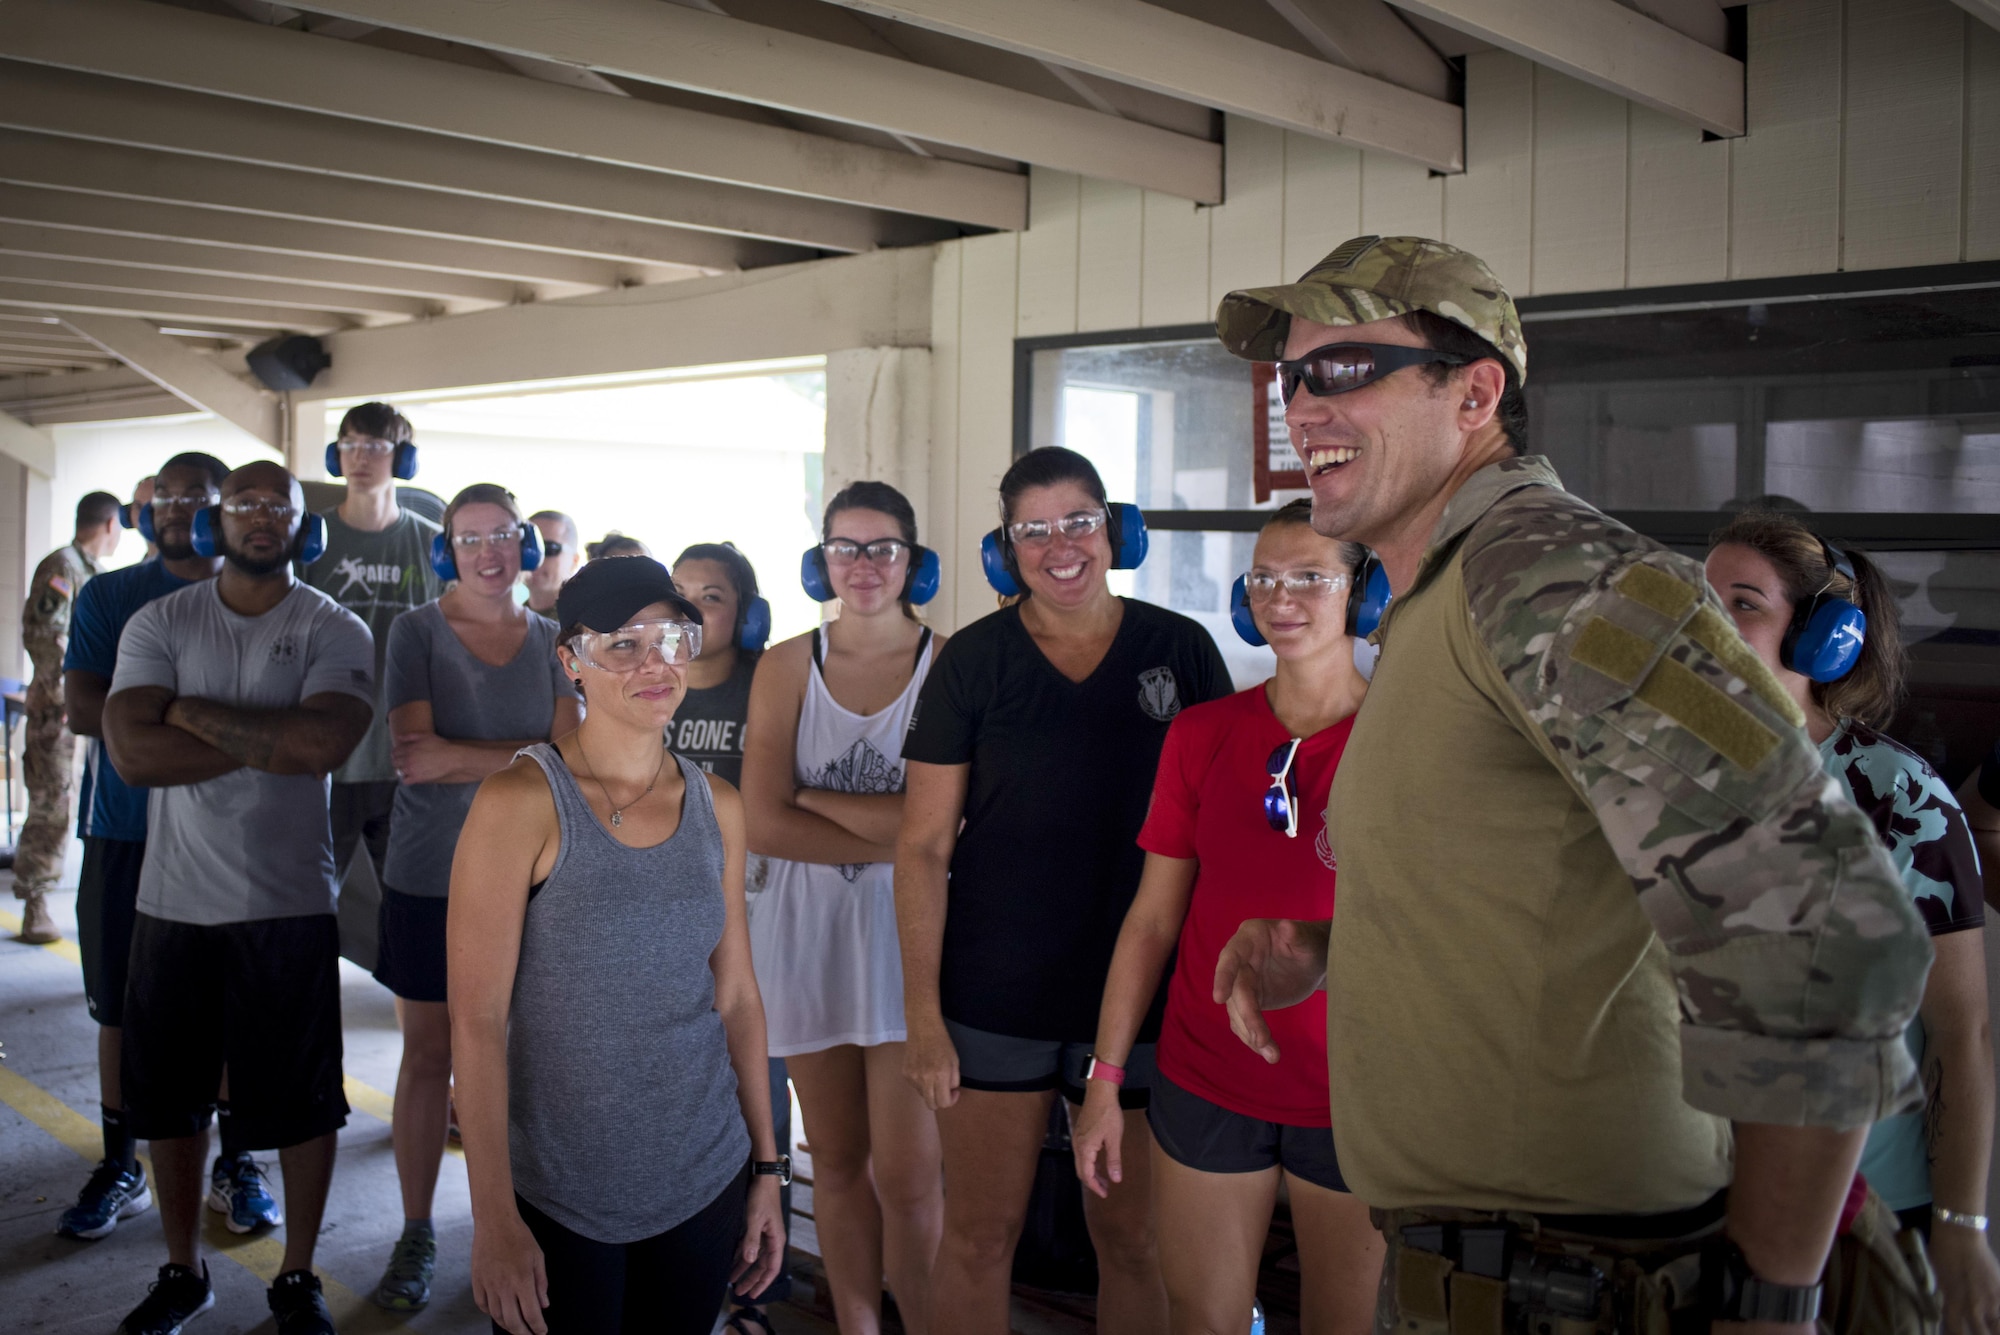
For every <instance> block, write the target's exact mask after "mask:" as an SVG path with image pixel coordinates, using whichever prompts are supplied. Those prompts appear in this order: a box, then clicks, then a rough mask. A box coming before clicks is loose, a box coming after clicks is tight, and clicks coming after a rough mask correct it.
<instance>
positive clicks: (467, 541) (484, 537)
mask: <svg viewBox="0 0 2000 1335" xmlns="http://www.w3.org/2000/svg"><path fill="white" fill-rule="evenodd" d="M520 541H521V526H520V525H518V524H516V525H515V526H514V527H512V528H503V529H497V530H495V531H494V532H492V533H454V534H452V535H451V545H452V546H454V547H456V548H458V550H460V551H461V552H470V551H471V550H473V549H474V548H475V547H512V546H514V545H515V544H517V543H519V542H520Z"/></svg>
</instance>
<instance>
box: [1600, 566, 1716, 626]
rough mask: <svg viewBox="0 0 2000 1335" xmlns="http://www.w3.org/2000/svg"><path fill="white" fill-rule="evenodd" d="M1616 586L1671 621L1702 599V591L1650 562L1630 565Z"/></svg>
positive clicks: (1614, 585) (1637, 601)
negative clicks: (1651, 564) (1648, 563)
mask: <svg viewBox="0 0 2000 1335" xmlns="http://www.w3.org/2000/svg"><path fill="white" fill-rule="evenodd" d="M1612 587H1613V588H1615V589H1617V590H1618V592H1619V593H1621V594H1623V595H1624V596H1625V597H1627V598H1630V599H1631V600H1632V601H1633V602H1635V603H1639V604H1640V605H1642V606H1645V607H1650V608H1652V609H1653V610H1654V611H1655V612H1658V613H1659V614H1660V615H1661V616H1663V617H1666V618H1667V619H1668V620H1669V621H1679V620H1680V619H1681V618H1682V617H1684V616H1686V615H1687V614H1688V613H1689V612H1691V611H1693V610H1694V605H1695V604H1696V603H1698V602H1700V601H1701V591H1700V590H1698V589H1695V588H1693V587H1691V586H1690V585H1689V584H1688V583H1687V582H1686V581H1684V580H1678V579H1675V578H1674V577H1673V576H1672V575H1669V574H1668V573H1667V572H1666V571H1664V570H1656V569H1654V568H1653V567H1652V566H1649V565H1635V566H1631V567H1629V568H1628V569H1627V570H1626V571H1625V573H1624V574H1622V575H1620V576H1619V577H1618V578H1617V579H1615V580H1613V581H1612Z"/></svg>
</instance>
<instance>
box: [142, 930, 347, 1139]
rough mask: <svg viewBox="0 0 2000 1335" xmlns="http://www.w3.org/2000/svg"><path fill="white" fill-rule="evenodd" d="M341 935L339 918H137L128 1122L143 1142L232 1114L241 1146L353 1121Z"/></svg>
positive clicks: (188, 1132)
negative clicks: (345, 1055)
mask: <svg viewBox="0 0 2000 1335" xmlns="http://www.w3.org/2000/svg"><path fill="white" fill-rule="evenodd" d="M340 1057H341V1047H340V933H339V929H338V928H337V927H336V926H335V924H334V919H333V915H332V914H330V913H329V914H316V915H313V916H311V917H304V918H266V919H262V920H260V921H257V922H232V923H222V924H220V925H217V926H212V927H203V926H197V925H195V924H193V923H184V922H168V921H166V920H165V919H162V918H155V917H152V916H150V915H148V914H145V913H141V914H139V915H138V920H137V923H136V924H135V925H134V927H133V930H132V971H131V976H130V977H129V979H128V980H127V982H126V987H125V1043H124V1061H123V1063H122V1066H121V1070H122V1073H123V1076H124V1084H125V1108H126V1113H125V1116H126V1119H127V1123H128V1125H129V1126H130V1127H131V1130H132V1134H133V1135H135V1136H137V1137H138V1138H139V1139H141V1140H168V1139H172V1138H174V1137H177V1136H192V1135H194V1134H196V1133H197V1132H199V1131H201V1130H202V1129H203V1128H204V1127H206V1126H207V1125H208V1122H209V1118H210V1116H211V1115H212V1114H213V1113H214V1111H215V1090H216V1086H217V1084H218V1083H220V1081H221V1079H222V1071H223V1067H224V1066H227V1067H228V1068H229V1112H230V1120H231V1124H232V1126H233V1127H234V1128H235V1132H236V1134H238V1135H240V1136H241V1138H242V1143H243V1147H244V1148H245V1149H252V1150H281V1149H285V1148H287V1147H289V1146H292V1145H298V1144H302V1143H304V1142H305V1141H308V1140H312V1139H313V1138H315V1137H317V1136H323V1135H325V1134H326V1133H328V1132H329V1131H338V1130H339V1129H340V1128H341V1127H342V1126H344V1125H346V1123H347V1096H346V1095H345V1094H344V1093H343V1092H342V1089H341V1078H340V1077H341V1070H340Z"/></svg>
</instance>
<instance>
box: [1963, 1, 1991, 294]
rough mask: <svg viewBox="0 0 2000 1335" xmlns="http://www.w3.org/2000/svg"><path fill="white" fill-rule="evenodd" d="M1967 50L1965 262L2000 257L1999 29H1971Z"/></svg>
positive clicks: (1983, 26) (1977, 26) (1979, 27)
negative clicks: (1966, 260)
mask: <svg viewBox="0 0 2000 1335" xmlns="http://www.w3.org/2000/svg"><path fill="white" fill-rule="evenodd" d="M1969 32H1970V36H1971V39H1972V40H1971V41H1969V42H1967V43H1966V50H1965V258H1966V259H1968V260H1996V259H2000V31H1995V30H1994V29H1992V28H1989V27H1987V26H1986V25H1985V24H1983V23H1974V24H1972V25H1971V26H1970V29H1969Z"/></svg>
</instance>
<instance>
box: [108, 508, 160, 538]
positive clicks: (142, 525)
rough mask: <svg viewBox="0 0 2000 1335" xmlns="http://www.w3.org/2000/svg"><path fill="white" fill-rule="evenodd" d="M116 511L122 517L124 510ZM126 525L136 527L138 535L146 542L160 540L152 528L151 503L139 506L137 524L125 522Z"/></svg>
mask: <svg viewBox="0 0 2000 1335" xmlns="http://www.w3.org/2000/svg"><path fill="white" fill-rule="evenodd" d="M118 513H119V515H120V516H121V517H122V516H123V515H124V513H125V512H124V511H123V510H120V511H119V512H118ZM126 527H127V528H133V527H136V528H138V530H139V536H140V537H142V538H144V539H145V540H146V541H147V542H151V543H158V542H159V540H160V538H159V534H158V533H156V532H155V531H154V529H153V507H152V506H151V505H142V506H140V507H139V522H138V524H137V525H132V524H127V525H126Z"/></svg>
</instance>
